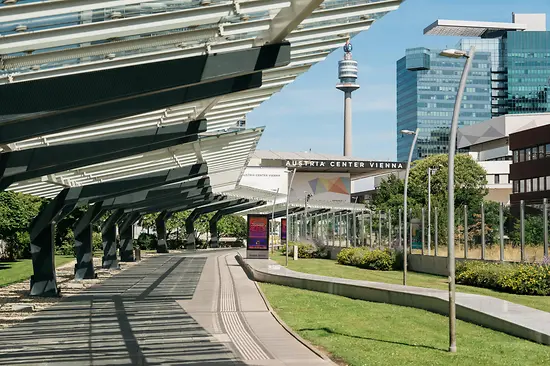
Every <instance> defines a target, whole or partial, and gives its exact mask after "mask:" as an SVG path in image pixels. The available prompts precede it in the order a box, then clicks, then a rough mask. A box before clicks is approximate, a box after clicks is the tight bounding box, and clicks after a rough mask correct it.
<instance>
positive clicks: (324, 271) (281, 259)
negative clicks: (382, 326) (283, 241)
mask: <svg viewBox="0 0 550 366" xmlns="http://www.w3.org/2000/svg"><path fill="white" fill-rule="evenodd" d="M271 259H273V260H274V261H276V262H278V263H280V264H282V265H284V263H285V256H284V255H282V254H280V253H278V252H277V253H275V254H273V255H272V256H271ZM288 268H289V269H291V270H293V271H297V272H305V273H311V274H317V275H322V276H330V277H339V278H349V279H353V280H363V281H374V282H385V283H393V284H398V285H400V284H402V283H403V272H400V271H371V270H368V269H362V268H357V267H352V266H343V265H340V264H338V263H337V262H336V261H335V260H328V259H300V260H298V261H294V260H292V259H289V261H288ZM407 284H408V285H410V286H417V287H429V288H436V289H440V290H447V289H448V288H449V286H448V284H447V278H446V277H441V276H434V275H429V274H424V273H415V272H408V273H407ZM456 290H457V291H459V292H467V293H471V294H478V295H487V296H493V297H496V298H499V299H502V300H507V301H510V302H515V303H517V304H521V305H525V306H529V307H532V308H535V309H539V310H543V311H547V312H550V296H528V295H514V294H508V293H504V292H498V291H494V290H490V289H485V288H480V287H473V286H465V285H456Z"/></svg>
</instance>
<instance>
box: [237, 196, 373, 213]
mask: <svg viewBox="0 0 550 366" xmlns="http://www.w3.org/2000/svg"><path fill="white" fill-rule="evenodd" d="M285 200H286V196H285ZM277 202H278V201H277ZM288 206H289V208H293V207H298V208H300V207H302V208H303V207H304V202H303V200H296V201H291V202H289V204H288ZM307 207H308V208H309V209H328V210H330V212H338V211H344V210H349V211H355V212H361V211H363V212H366V211H368V210H367V209H366V208H365V205H363V204H359V203H348V202H337V201H320V200H315V201H309V202H308V204H307ZM285 209H286V201H285V202H278V203H276V204H275V211H276V212H277V211H281V210H285ZM271 212H273V199H272V201H271V203H267V204H266V205H264V206H261V207H257V208H253V209H250V210H245V211H241V212H240V213H239V214H241V215H244V214H249V213H257V214H270V213H271Z"/></svg>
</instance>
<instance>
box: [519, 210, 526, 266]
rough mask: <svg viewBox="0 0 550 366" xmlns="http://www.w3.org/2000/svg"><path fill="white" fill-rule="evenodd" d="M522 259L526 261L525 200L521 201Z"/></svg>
mask: <svg viewBox="0 0 550 366" xmlns="http://www.w3.org/2000/svg"><path fill="white" fill-rule="evenodd" d="M519 230H520V260H521V262H525V201H524V200H521V201H519Z"/></svg>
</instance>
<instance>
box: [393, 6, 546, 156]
mask: <svg viewBox="0 0 550 366" xmlns="http://www.w3.org/2000/svg"><path fill="white" fill-rule="evenodd" d="M424 33H425V34H431V35H444V36H453V35H455V36H456V35H461V36H467V37H471V38H464V39H463V40H461V41H460V42H459V43H458V45H457V46H456V48H458V49H462V50H465V51H467V50H469V49H470V47H471V46H472V45H475V46H476V56H475V58H474V62H473V68H472V70H471V72H470V74H469V77H468V83H467V87H466V91H465V95H464V101H463V104H462V108H461V113H460V117H459V126H464V125H471V124H475V123H478V122H481V121H485V120H487V119H490V118H491V117H496V116H501V115H504V114H519V113H542V112H550V95H549V88H550V32H547V31H546V16H545V14H513V23H491V22H467V21H448V20H438V21H436V22H434V23H433V24H431V25H430V26H428V27H427V28H426V29H425V30H424ZM439 52H440V50H430V49H427V48H412V49H408V50H407V51H406V55H405V57H403V58H402V59H400V60H399V61H397V159H398V160H402V161H405V160H407V157H408V153H409V148H410V144H411V143H412V136H410V135H401V134H400V133H399V131H401V130H403V129H408V130H415V129H416V128H419V129H420V133H419V137H418V142H417V149H416V150H415V152H414V154H413V158H414V159H418V158H422V157H425V156H428V155H432V154H438V153H445V152H447V148H448V143H449V141H448V135H449V129H450V124H451V118H452V112H453V108H454V101H455V97H456V92H457V87H458V84H459V80H460V76H461V74H462V69H463V66H464V62H465V61H464V60H462V59H456V60H455V59H450V58H445V57H441V56H439Z"/></svg>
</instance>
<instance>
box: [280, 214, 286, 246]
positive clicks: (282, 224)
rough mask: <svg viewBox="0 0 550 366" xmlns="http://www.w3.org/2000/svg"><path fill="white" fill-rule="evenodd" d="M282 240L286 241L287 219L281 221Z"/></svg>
mask: <svg viewBox="0 0 550 366" xmlns="http://www.w3.org/2000/svg"><path fill="white" fill-rule="evenodd" d="M281 240H284V241H286V219H281Z"/></svg>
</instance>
